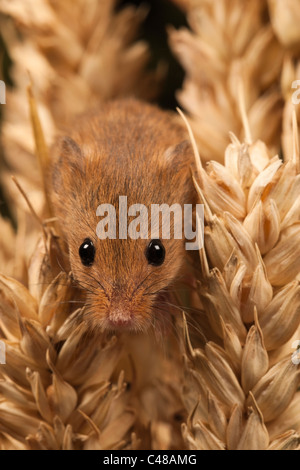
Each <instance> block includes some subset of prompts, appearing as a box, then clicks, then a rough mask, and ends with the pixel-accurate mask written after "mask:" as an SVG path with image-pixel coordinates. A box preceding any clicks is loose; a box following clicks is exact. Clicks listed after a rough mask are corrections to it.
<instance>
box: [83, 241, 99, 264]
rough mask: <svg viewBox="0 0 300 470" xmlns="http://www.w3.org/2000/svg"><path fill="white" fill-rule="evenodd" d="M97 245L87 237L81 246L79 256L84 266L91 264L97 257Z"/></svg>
mask: <svg viewBox="0 0 300 470" xmlns="http://www.w3.org/2000/svg"><path fill="white" fill-rule="evenodd" d="M95 251H96V250H95V247H94V244H93V242H92V240H90V239H89V238H86V239H85V240H84V242H83V243H82V245H80V248H79V256H80V258H81V262H82V264H83V265H84V266H91V265H92V264H93V262H94V258H95Z"/></svg>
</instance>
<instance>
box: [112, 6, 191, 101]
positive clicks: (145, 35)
mask: <svg viewBox="0 0 300 470" xmlns="http://www.w3.org/2000/svg"><path fill="white" fill-rule="evenodd" d="M125 5H136V6H139V5H147V6H148V7H149V13H148V16H147V18H146V20H145V21H144V23H143V25H142V27H141V31H140V36H139V38H142V39H145V40H146V41H147V42H148V44H149V46H150V49H151V55H152V61H151V63H150V64H149V66H150V67H155V65H156V64H157V63H158V62H159V61H161V60H163V61H164V62H165V63H166V64H167V65H168V73H167V77H166V80H165V83H164V86H163V89H162V92H161V94H160V96H159V97H158V100H157V101H158V104H159V105H160V106H161V107H162V108H167V109H173V110H174V109H175V107H176V106H177V105H178V103H177V101H176V98H175V92H176V90H178V89H179V88H181V85H182V81H183V77H184V72H183V69H182V68H181V66H180V65H179V64H178V62H177V61H176V60H175V58H174V56H173V55H172V53H171V50H170V48H169V45H168V38H167V32H166V27H167V26H168V25H172V26H174V27H175V28H176V29H178V28H180V27H182V26H187V23H186V18H185V15H184V13H183V12H182V11H181V10H179V9H178V8H177V7H176V6H175V5H174V4H173V3H172V1H171V0H148V1H147V0H121V1H120V2H119V8H122V7H124V6H125Z"/></svg>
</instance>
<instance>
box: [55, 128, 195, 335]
mask: <svg viewBox="0 0 300 470" xmlns="http://www.w3.org/2000/svg"><path fill="white" fill-rule="evenodd" d="M116 152H120V153H121V152H122V158H120V159H119V161H118V162H117V163H116V161H115V159H116V157H115V156H113V155H111V153H110V152H109V151H108V150H107V149H105V148H102V147H101V145H100V146H99V145H98V144H97V145H95V144H94V143H92V144H91V143H90V142H88V143H87V142H86V141H84V140H82V139H80V137H78V136H77V139H76V141H75V139H73V138H69V137H67V138H62V139H60V140H59V142H58V143H57V145H56V146H55V148H54V153H55V162H56V163H55V164H54V166H53V170H52V194H53V204H54V207H55V209H56V214H57V216H58V217H59V219H60V222H61V227H62V229H63V232H64V235H65V237H66V241H67V244H68V248H69V257H70V263H71V269H72V273H73V276H74V278H75V280H76V281H77V283H78V285H79V286H80V287H81V288H83V289H84V290H85V291H86V294H87V308H86V314H85V321H86V322H87V324H88V325H89V326H90V328H92V329H96V328H100V329H101V330H104V329H105V330H117V329H129V330H135V331H138V330H145V329H146V328H148V327H149V326H150V325H154V324H155V322H156V319H157V318H159V317H163V316H164V315H167V313H166V310H167V309H168V307H167V306H166V304H165V303H164V302H165V298H164V296H165V293H166V292H167V291H168V289H170V287H171V286H173V287H174V283H175V282H176V281H177V280H178V278H179V277H182V276H183V273H184V267H185V262H186V258H187V252H186V249H185V239H184V236H183V230H184V224H183V216H184V204H192V203H194V202H195V193H194V189H193V185H192V180H191V174H190V164H191V161H192V152H191V148H190V145H189V144H188V143H187V142H183V143H180V144H178V145H175V146H162V145H160V146H159V147H155V146H152V147H151V146H149V148H147V149H142V151H141V154H140V155H139V156H138V157H139V158H135V159H134V160H133V159H132V157H131V153H130V151H128V152H124V150H123V149H119V150H118V148H117V149H116ZM113 159H114V160H113ZM120 196H122V197H123V199H120ZM125 201H126V204H125ZM136 204H139V207H138V209H139V210H137V206H136ZM161 205H164V209H165V211H164V212H162V206H161ZM173 205H175V206H176V207H177V211H176V207H175V206H174V207H173V209H174V210H175V213H176V215H174V214H175V213H173V210H172V209H171V210H169V209H170V207H171V206H173ZM153 206H155V209H154V210H153ZM157 206H160V209H161V210H159V211H157ZM166 206H167V207H166ZM99 207H100V209H99ZM132 208H133V209H132ZM105 209H106V210H105ZM125 212H126V213H125ZM157 214H158V217H157ZM101 216H104V217H101ZM169 217H170V224H169V222H168V220H169ZM104 219H105V220H104ZM125 219H127V223H126V225H127V227H125V232H124V220H125ZM174 223H175V224H176V225H174ZM121 224H123V225H122V227H123V232H122V233H120V226H121ZM168 224H169V225H168ZM181 224H182V227H181ZM175 227H176V229H175ZM126 228H127V230H126ZM168 228H169V229H170V230H169V233H168ZM164 230H165V231H164ZM180 231H181V233H180ZM105 232H106V235H107V232H109V235H108V236H107V237H106V238H104V237H105ZM126 232H127V233H126ZM175 232H176V233H175ZM139 234H140V236H141V238H139ZM99 236H100V238H99ZM176 237H177V238H176Z"/></svg>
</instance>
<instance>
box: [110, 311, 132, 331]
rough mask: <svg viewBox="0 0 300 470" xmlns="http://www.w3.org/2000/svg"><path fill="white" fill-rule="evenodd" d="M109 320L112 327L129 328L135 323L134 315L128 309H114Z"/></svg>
mask: <svg viewBox="0 0 300 470" xmlns="http://www.w3.org/2000/svg"><path fill="white" fill-rule="evenodd" d="M108 320H109V323H110V324H111V326H112V327H117V328H128V327H130V326H131V325H132V323H133V315H132V313H131V312H130V311H129V310H127V309H126V308H122V307H118V308H112V309H111V310H110V312H109V315H108Z"/></svg>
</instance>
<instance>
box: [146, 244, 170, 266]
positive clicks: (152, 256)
mask: <svg viewBox="0 0 300 470" xmlns="http://www.w3.org/2000/svg"><path fill="white" fill-rule="evenodd" d="M165 254H166V250H165V247H164V245H163V244H162V242H161V241H160V240H151V242H150V243H149V245H148V246H147V249H146V258H147V260H148V263H149V264H152V265H153V266H160V265H161V264H163V262H164V260H165Z"/></svg>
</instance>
